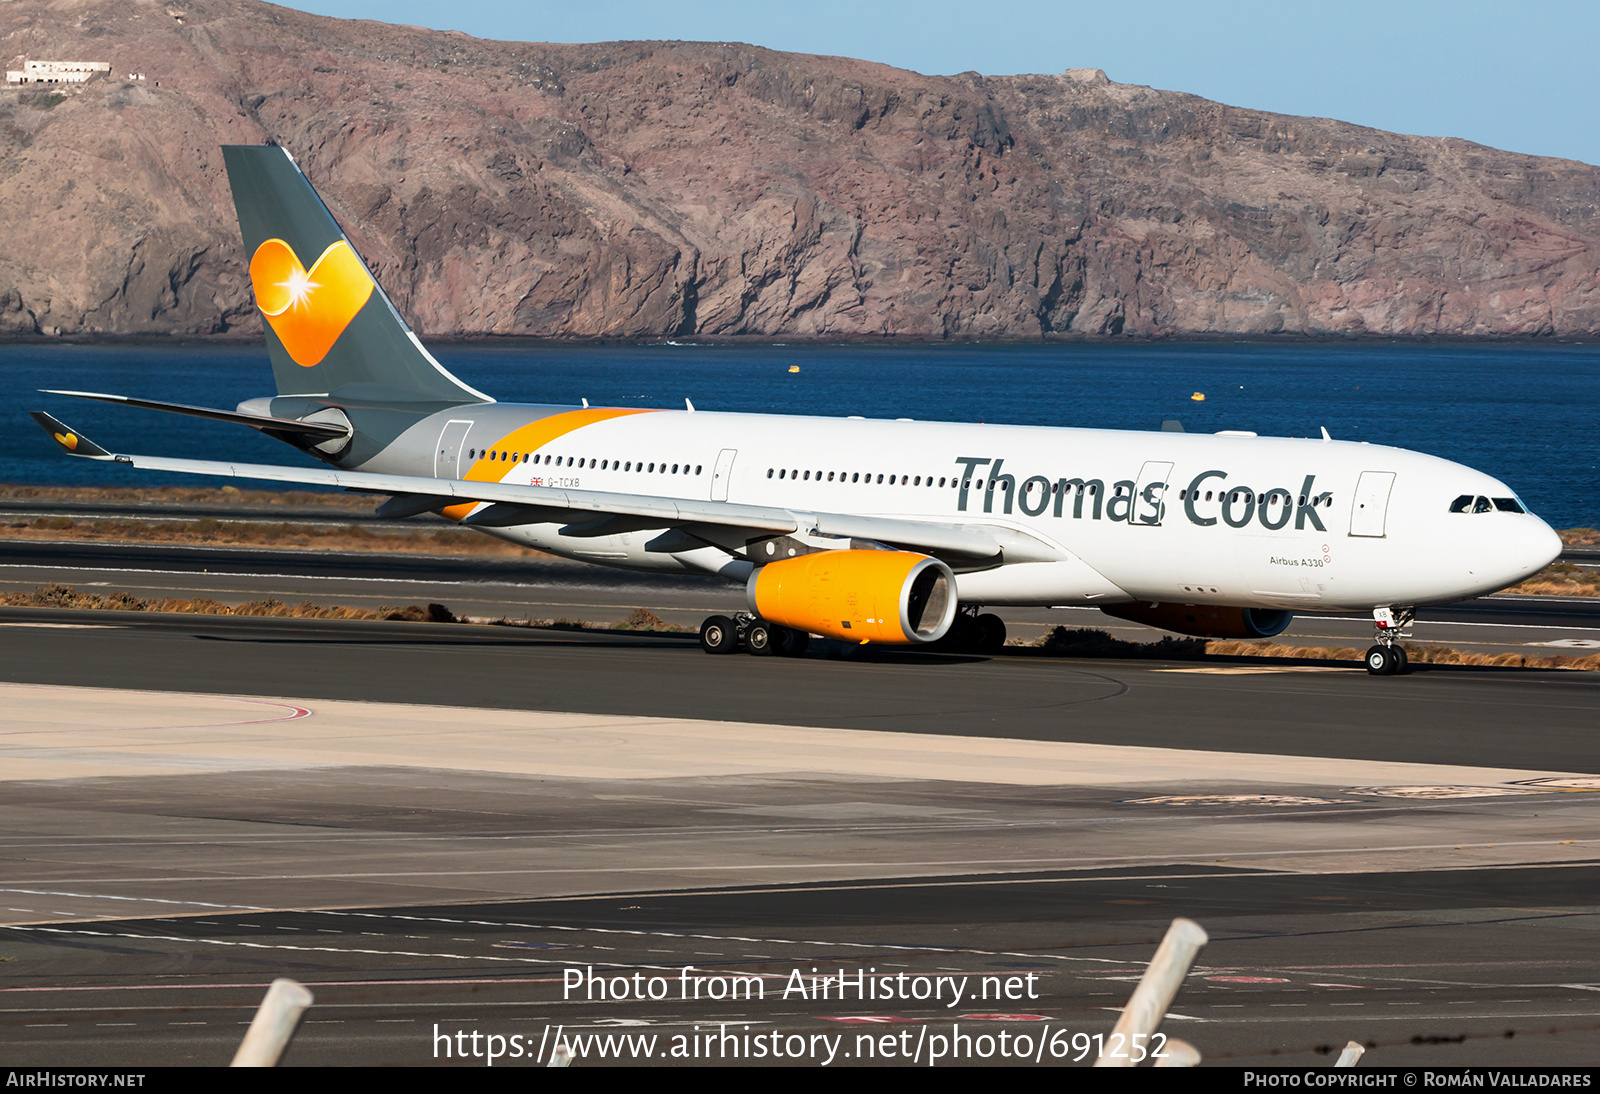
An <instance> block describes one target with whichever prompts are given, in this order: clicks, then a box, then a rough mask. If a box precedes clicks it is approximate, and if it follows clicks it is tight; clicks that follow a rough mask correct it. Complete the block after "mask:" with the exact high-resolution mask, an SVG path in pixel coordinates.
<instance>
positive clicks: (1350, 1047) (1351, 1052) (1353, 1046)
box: [1333, 1041, 1367, 1067]
mask: <svg viewBox="0 0 1600 1094" xmlns="http://www.w3.org/2000/svg"><path fill="white" fill-rule="evenodd" d="M1365 1051H1367V1050H1366V1049H1365V1048H1363V1047H1362V1045H1361V1043H1360V1042H1359V1041H1351V1042H1349V1043H1348V1044H1346V1045H1345V1046H1344V1051H1343V1052H1341V1053H1339V1059H1338V1060H1336V1061H1335V1062H1334V1065H1333V1066H1334V1067H1355V1066H1356V1061H1357V1060H1359V1059H1361V1054H1362V1053H1363V1052H1365Z"/></svg>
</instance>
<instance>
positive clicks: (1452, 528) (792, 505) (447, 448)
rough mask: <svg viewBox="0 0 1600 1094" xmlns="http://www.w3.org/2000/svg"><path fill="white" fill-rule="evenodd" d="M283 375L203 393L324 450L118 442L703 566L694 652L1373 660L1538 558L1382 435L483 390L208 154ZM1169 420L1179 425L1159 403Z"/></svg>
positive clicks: (599, 558) (297, 190) (210, 470)
mask: <svg viewBox="0 0 1600 1094" xmlns="http://www.w3.org/2000/svg"><path fill="white" fill-rule="evenodd" d="M223 156H224V161H225V163H226V166H227V171H228V178H229V182H230V185H231V187H232V192H233V198H234V204H235V207H236V209H237V211H238V216H239V227H240V231H241V233H242V235H243V239H244V244H245V248H246V250H247V252H248V253H249V254H250V255H251V259H250V280H251V285H252V287H253V289H254V293H255V300H256V305H257V307H258V308H259V309H260V311H261V315H262V318H263V320H264V323H263V325H264V327H265V337H266V343H267V349H268V354H269V357H270V359H271V363H272V371H273V377H274V379H275V381H276V388H277V394H276V395H274V396H266V397H261V398H254V399H249V400H246V401H245V402H242V403H240V404H239V405H238V407H237V408H236V409H234V410H231V411H230V410H221V409H212V408H207V407H196V406H188V405H183V404H175V403H167V402H160V401H156V400H150V399H139V398H132V397H127V396H121V395H107V394H102V393H98V392H77V391H55V392H49V394H56V395H69V396H75V397H78V398H85V399H94V400H99V401H103V402H112V403H121V404H125V405H128V406H134V407H142V408H149V409H155V410H162V411H168V412H172V413H176V414H183V415H192V416H197V417H201V418H209V419H214V420H218V421H225V422H233V423H237V424H240V425H245V426H248V427H250V428H253V429H256V430H259V431H260V432H262V433H264V434H266V435H267V436H269V437H274V438H276V439H278V440H280V441H283V442H285V443H287V444H288V445H290V446H292V447H294V448H297V449H299V450H300V451H301V452H303V453H305V454H306V455H308V456H311V457H314V458H315V459H317V460H319V461H321V463H322V464H323V465H324V466H322V467H312V466H287V465H282V466H280V465H260V464H241V463H232V462H229V461H225V460H188V459H170V458H164V457H159V456H140V455H124V454H119V453H113V452H111V451H109V450H107V449H105V448H102V447H101V446H99V445H97V444H95V443H94V442H93V441H91V440H89V439H88V438H86V437H84V436H83V435H82V434H80V433H78V432H76V431H75V430H73V429H71V428H70V427H69V426H67V425H65V424H64V423H62V422H61V421H60V420H59V419H57V418H55V417H53V416H51V415H49V414H47V413H44V412H36V413H34V414H33V417H34V419H35V420H36V421H37V422H38V423H39V424H40V425H41V426H43V427H44V429H45V430H46V431H47V432H49V433H50V434H51V435H52V436H53V437H54V438H55V440H56V442H57V443H58V444H59V445H60V446H61V447H62V449H63V450H65V451H66V452H68V453H70V454H71V455H74V456H78V457H82V458H87V459H93V460H102V461H108V462H114V463H118V464H124V465H127V466H129V467H132V468H139V469H148V470H153V471H168V472H182V473H188V474H195V475H207V476H214V477H223V478H238V479H252V480H265V481H272V482H287V483H299V484H306V485H320V486H332V487H343V488H345V489H347V490H353V491H363V492H369V493H372V494H374V495H383V496H387V498H388V500H387V501H384V502H383V503H382V504H380V505H379V506H378V508H377V513H378V515H379V516H381V517H388V518H396V519H399V518H404V517H409V516H413V515H416V514H420V513H429V512H431V513H437V514H441V515H443V516H444V517H447V518H449V519H450V520H453V521H456V522H458V523H459V524H461V525H462V526H464V527H469V528H476V529H478V530H480V531H482V532H485V533H487V534H489V535H492V536H497V537H500V538H501V539H505V540H509V541H511V542H513V543H518V544H522V545H524V546H528V547H533V548H537V549H539V550H542V551H547V552H550V553H552V554H556V555H560V556H563V557H565V558H569V559H578V560H582V561H586V562H593V563H598V564H601V565H605V566H615V567H622V568H624V569H632V570H647V571H656V572H667V573H691V574H713V575H719V576H721V577H724V578H726V579H728V580H729V581H732V582H737V583H741V584H743V585H744V586H745V588H746V601H747V606H748V609H749V610H748V611H744V612H739V613H737V614H735V615H733V616H726V615H713V616H711V617H710V618H708V619H706V620H705V622H704V623H703V624H702V626H701V628H700V642H701V645H702V647H703V648H704V649H705V651H706V652H707V653H713V654H727V653H732V652H734V651H736V650H739V649H744V650H746V651H748V652H749V653H752V654H757V655H770V654H780V655H791V656H797V655H799V654H801V653H803V652H804V651H805V649H806V647H807V644H808V642H809V641H810V639H811V636H814V635H819V636H823V637H826V638H832V639H838V640H842V641H845V642H850V643H857V644H864V643H880V644H889V645H896V646H911V647H930V646H931V647H934V648H939V649H951V648H955V649H964V650H977V651H984V652H988V651H993V650H996V649H998V648H999V647H1000V646H1001V645H1002V644H1003V643H1004V641H1005V625H1004V623H1003V622H1002V621H1001V619H1000V618H999V617H998V616H996V615H994V614H992V613H990V612H985V611H983V610H982V609H984V608H993V607H1002V606H1007V605H1033V606H1057V607H1059V606H1084V605H1088V606H1095V607H1098V608H1099V609H1100V610H1101V611H1103V612H1104V613H1106V614H1107V615H1110V616H1114V617H1116V618H1119V619H1125V620H1132V621H1135V622H1139V623H1144V624H1148V625H1151V626H1154V627H1159V628H1162V629H1165V630H1168V631H1174V632H1178V633H1182V634H1189V635H1197V636H1203V637H1224V638H1268V637H1271V636H1273V635H1276V634H1280V633H1282V631H1283V630H1284V629H1285V628H1287V627H1288V626H1289V624H1290V622H1291V620H1292V619H1293V617H1294V613H1296V612H1329V611H1360V612H1371V613H1372V616H1373V621H1374V641H1373V645H1372V647H1371V649H1369V650H1368V651H1367V655H1366V659H1365V660H1366V667H1367V670H1368V671H1369V672H1371V673H1372V674H1374V675H1393V674H1396V673H1402V672H1404V671H1405V670H1406V667H1407V666H1406V655H1405V650H1404V647H1403V646H1402V644H1401V641H1400V640H1401V639H1402V638H1404V637H1406V627H1407V626H1408V625H1409V624H1410V622H1411V621H1412V620H1413V619H1414V617H1415V611H1416V608H1417V607H1418V606H1419V605H1427V604H1437V603H1445V602H1450V601H1456V600H1461V599H1464V598H1468V597H1473V596H1478V595H1481V594H1484V593H1490V592H1494V591H1496V590H1498V589H1502V588H1505V587H1506V586H1508V585H1511V584H1514V583H1516V582H1518V581H1520V580H1522V579H1524V578H1526V577H1528V576H1530V575H1532V574H1534V573H1537V572H1538V571H1539V570H1541V569H1543V568H1544V567H1545V566H1547V565H1548V564H1549V563H1550V562H1552V561H1553V560H1554V559H1555V558H1556V557H1557V556H1558V555H1559V554H1560V550H1561V543H1560V540H1559V537H1557V535H1556V533H1555V532H1554V531H1553V530H1552V529H1551V528H1550V526H1549V525H1547V524H1546V523H1545V522H1544V521H1542V520H1540V519H1539V518H1538V517H1537V516H1534V515H1533V514H1531V513H1530V512H1528V511H1527V508H1526V506H1524V505H1523V504H1522V502H1521V500H1520V499H1519V498H1518V497H1517V495H1516V493H1515V492H1514V491H1513V490H1512V489H1511V488H1510V487H1509V486H1507V485H1505V484H1504V483H1502V482H1500V481H1499V480H1498V479H1495V478H1492V477H1491V476H1489V475H1486V474H1483V473H1482V472H1479V471H1475V470H1473V469H1471V468H1469V467H1464V466H1462V465H1460V464H1456V463H1451V462H1448V461H1446V460H1443V459H1439V458H1436V457H1433V456H1428V455H1424V454H1421V453H1417V452H1411V451H1407V450H1404V449H1400V448H1392V447H1387V446H1383V445H1373V444H1368V443H1366V442H1360V443H1354V442H1347V441H1337V440H1333V439H1331V438H1330V437H1329V436H1328V433H1327V430H1326V429H1324V430H1323V431H1322V436H1321V438H1320V439H1294V438H1283V437H1261V436H1257V435H1256V434H1254V433H1247V432H1239V431H1231V430H1230V431H1226V432H1224V433H1220V434H1211V435H1202V434H1191V433H1185V432H1182V431H1181V426H1180V427H1178V428H1177V429H1171V428H1167V429H1164V430H1163V431H1160V432H1156V431H1150V432H1134V431H1120V430H1105V429H1085V428H1051V427H1038V426H1008V425H978V424H962V423H949V422H925V421H911V420H906V419H897V420H894V421H884V420H865V419H861V418H853V417H852V418H843V419H840V418H824V417H803V416H788V415H772V414H729V413H714V412H709V411H697V410H696V409H695V407H694V405H693V404H692V403H691V402H689V401H688V400H685V406H684V409H682V410H669V409H640V408H617V407H591V406H589V405H588V404H587V402H585V403H584V405H583V406H581V407H570V406H553V405H550V406H547V405H542V404H518V403H501V402H496V401H495V400H494V399H493V398H491V397H490V396H488V395H486V394H484V393H482V392H480V391H478V390H476V389H474V388H473V387H471V386H470V385H468V384H466V383H463V382H462V381H461V380H459V379H457V378H456V377H455V376H453V375H451V374H450V372H449V371H448V370H446V369H445V368H444V367H443V366H442V365H441V364H440V363H439V362H438V361H437V360H435V359H434V357H433V355H432V354H430V353H429V352H428V350H427V348H426V347H425V346H424V345H423V344H422V342H421V341H420V340H419V339H418V338H417V336H416V334H415V333H414V332H413V331H412V330H411V328H410V327H409V326H408V325H407V324H406V322H405V321H404V320H403V319H402V318H401V316H400V314H399V312H398V311H397V310H396V309H395V307H394V305H393V304H392V303H390V301H389V298H388V296H387V295H386V294H385V293H384V291H383V289H382V288H381V287H380V286H379V285H378V284H377V282H376V280H375V279H374V278H373V276H372V274H371V273H370V272H369V270H368V268H367V266H366V264H365V263H364V262H363V260H362V259H361V257H360V256H359V255H358V254H357V253H356V251H355V249H354V248H353V247H352V246H351V244H350V241H349V239H348V238H347V237H346V235H345V233H344V232H343V230H342V229H341V228H340V227H339V225H338V223H337V221H336V220H335V219H334V217H333V215H332V214H331V213H330V212H329V211H328V209H327V207H326V206H325V205H324V204H323V202H322V200H321V198H320V197H319V196H318V195H317V193H316V191H315V190H314V189H313V188H312V186H311V184H310V182H309V181H308V180H307V179H306V177H305V175H304V174H303V173H302V172H301V170H300V168H299V167H298V165H297V164H296V163H295V161H294V159H293V158H292V157H291V156H290V154H289V153H288V151H287V150H285V149H284V148H282V147H280V146H277V145H265V146H230V147H225V148H224V149H223ZM1172 424H1173V425H1176V423H1172Z"/></svg>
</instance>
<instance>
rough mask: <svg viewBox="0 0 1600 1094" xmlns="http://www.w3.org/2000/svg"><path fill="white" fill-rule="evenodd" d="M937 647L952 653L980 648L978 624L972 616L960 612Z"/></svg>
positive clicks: (968, 651)
mask: <svg viewBox="0 0 1600 1094" xmlns="http://www.w3.org/2000/svg"><path fill="white" fill-rule="evenodd" d="M935 646H936V648H937V649H941V650H948V651H949V652H951V653H972V652H974V651H975V650H977V648H978V624H977V622H976V621H975V620H974V619H973V618H972V617H971V616H970V615H964V614H958V615H957V616H956V617H955V619H954V620H952V621H951V623H950V630H949V631H948V632H947V633H946V634H945V636H944V637H943V638H941V639H939V641H938V642H937V643H936V644H935Z"/></svg>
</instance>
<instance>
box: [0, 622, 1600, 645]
mask: <svg viewBox="0 0 1600 1094" xmlns="http://www.w3.org/2000/svg"><path fill="white" fill-rule="evenodd" d="M0 627H33V628H36V629H39V630H63V631H65V630H75V631H120V630H126V629H127V627H128V625H127V624H126V623H10V622H6V623H0ZM1597 645H1600V643H1597Z"/></svg>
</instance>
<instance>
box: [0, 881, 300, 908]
mask: <svg viewBox="0 0 1600 1094" xmlns="http://www.w3.org/2000/svg"><path fill="white" fill-rule="evenodd" d="M191 880H192V879H191ZM0 893H26V894H27V895H28V896H70V897H78V898H80V899H83V900H127V901H132V902H134V903H138V904H182V905H184V906H186V907H190V908H227V909H231V910H234V911H240V912H268V911H271V910H272V909H270V908H263V907H261V906H260V905H258V904H208V903H207V902H205V901H203V900H162V899H161V898H159V897H153V896H111V895H110V894H108V893H65V892H60V891H57V890H54V889H0Z"/></svg>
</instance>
